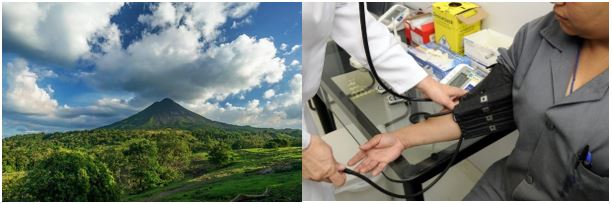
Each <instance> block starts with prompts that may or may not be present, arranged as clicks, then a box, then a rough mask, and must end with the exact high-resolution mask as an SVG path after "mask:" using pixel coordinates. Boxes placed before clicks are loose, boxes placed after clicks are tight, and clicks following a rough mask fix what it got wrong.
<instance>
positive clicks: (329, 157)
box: [302, 135, 346, 187]
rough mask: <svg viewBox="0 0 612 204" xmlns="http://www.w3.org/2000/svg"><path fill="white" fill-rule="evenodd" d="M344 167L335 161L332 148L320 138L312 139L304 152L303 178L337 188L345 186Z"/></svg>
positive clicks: (314, 137)
mask: <svg viewBox="0 0 612 204" xmlns="http://www.w3.org/2000/svg"><path fill="white" fill-rule="evenodd" d="M344 168H345V167H344V165H342V164H340V163H338V162H337V161H336V159H334V155H333V154H332V150H331V147H330V146H329V145H328V144H327V143H325V141H323V140H322V139H321V138H320V137H319V136H315V135H313V136H312V137H311V138H310V145H309V146H308V148H306V149H305V150H303V151H302V178H305V179H310V180H313V181H325V182H331V183H333V184H334V185H335V186H336V187H340V186H342V185H344V182H345V181H346V175H345V174H344V173H343V172H342V170H344Z"/></svg>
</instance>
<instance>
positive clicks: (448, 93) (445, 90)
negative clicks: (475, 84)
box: [417, 76, 467, 110]
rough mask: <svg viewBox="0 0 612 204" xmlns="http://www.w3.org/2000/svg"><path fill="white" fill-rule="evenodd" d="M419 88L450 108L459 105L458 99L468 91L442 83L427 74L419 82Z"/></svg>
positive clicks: (432, 98)
mask: <svg viewBox="0 0 612 204" xmlns="http://www.w3.org/2000/svg"><path fill="white" fill-rule="evenodd" d="M417 88H418V89H419V90H420V91H421V92H423V93H424V94H425V95H427V97H429V98H430V99H431V100H432V101H434V102H436V103H438V104H440V105H442V106H444V107H445V108H448V109H450V110H452V109H453V108H454V107H455V105H457V102H456V100H457V99H459V97H461V96H463V95H464V94H466V93H467V91H465V90H463V89H460V88H457V87H454V86H449V85H446V84H441V83H440V82H437V81H436V80H434V79H433V78H432V77H431V76H427V77H425V79H423V80H421V82H419V83H418V84H417Z"/></svg>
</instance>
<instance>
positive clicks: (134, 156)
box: [123, 139, 163, 193]
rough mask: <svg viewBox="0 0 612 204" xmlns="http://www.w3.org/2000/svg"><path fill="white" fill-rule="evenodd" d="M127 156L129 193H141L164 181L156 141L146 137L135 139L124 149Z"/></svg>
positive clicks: (127, 185)
mask: <svg viewBox="0 0 612 204" xmlns="http://www.w3.org/2000/svg"><path fill="white" fill-rule="evenodd" d="M123 155H125V157H126V158H127V161H128V162H127V167H126V168H127V172H128V174H129V177H128V178H127V181H125V182H126V187H127V189H128V192H129V193H140V192H143V191H145V190H148V189H151V188H154V187H157V186H158V185H160V184H162V183H163V180H162V179H161V178H160V173H162V171H163V169H162V168H161V166H160V165H159V162H158V154H157V146H156V144H155V142H152V141H149V140H146V139H135V140H132V141H130V142H128V144H127V149H125V150H124V151H123Z"/></svg>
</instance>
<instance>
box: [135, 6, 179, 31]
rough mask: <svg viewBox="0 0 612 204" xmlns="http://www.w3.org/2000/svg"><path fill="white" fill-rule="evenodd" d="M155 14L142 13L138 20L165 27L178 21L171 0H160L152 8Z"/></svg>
mask: <svg viewBox="0 0 612 204" xmlns="http://www.w3.org/2000/svg"><path fill="white" fill-rule="evenodd" d="M151 10H152V11H153V15H140V16H138V22H141V23H147V24H149V25H152V26H160V27H164V26H167V25H173V24H175V23H176V21H177V18H176V10H175V8H174V6H172V3H170V2H160V3H159V4H158V5H157V6H154V7H153V8H152V9H151Z"/></svg>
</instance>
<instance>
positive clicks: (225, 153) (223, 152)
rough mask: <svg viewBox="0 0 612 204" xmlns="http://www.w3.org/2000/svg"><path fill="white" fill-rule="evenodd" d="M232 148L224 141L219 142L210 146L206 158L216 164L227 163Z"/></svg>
mask: <svg viewBox="0 0 612 204" xmlns="http://www.w3.org/2000/svg"><path fill="white" fill-rule="evenodd" d="M231 152H232V150H231V149H230V148H229V146H228V145H227V144H225V143H219V144H218V145H215V146H213V147H211V150H210V151H209V152H208V160H209V161H210V162H211V163H213V164H215V165H217V166H223V165H226V164H227V163H229V161H230V159H231Z"/></svg>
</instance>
